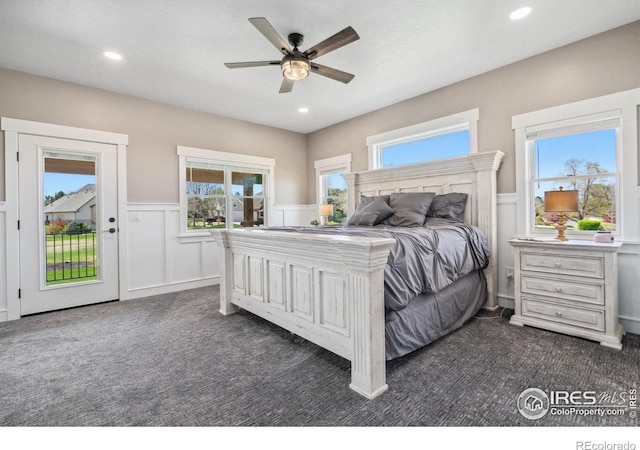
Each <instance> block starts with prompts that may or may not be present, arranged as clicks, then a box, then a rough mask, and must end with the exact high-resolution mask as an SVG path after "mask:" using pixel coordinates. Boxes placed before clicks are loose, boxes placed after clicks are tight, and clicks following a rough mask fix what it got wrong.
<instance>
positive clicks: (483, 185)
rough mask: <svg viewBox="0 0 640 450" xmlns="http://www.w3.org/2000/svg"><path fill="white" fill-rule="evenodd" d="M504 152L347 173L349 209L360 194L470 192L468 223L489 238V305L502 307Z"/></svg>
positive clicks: (487, 305)
mask: <svg viewBox="0 0 640 450" xmlns="http://www.w3.org/2000/svg"><path fill="white" fill-rule="evenodd" d="M503 156H504V153H502V152H501V151H499V150H493V151H490V152H482V153H475V154H472V155H468V156H459V157H456V158H448V159H440V160H436V161H428V162H424V163H419V164H410V165H404V166H397V167H387V168H384V169H376V170H367V171H364V172H352V173H348V174H345V175H344V178H345V180H346V182H347V185H348V191H347V192H348V195H349V198H348V211H349V215H351V214H353V212H354V211H355V209H356V207H357V206H358V203H359V201H360V196H361V195H365V196H368V197H371V196H378V195H385V194H390V193H392V192H435V193H436V194H447V193H449V192H463V193H466V194H468V195H469V197H468V199H467V206H466V208H465V222H466V223H470V224H472V225H475V226H477V227H478V228H480V229H481V230H482V231H483V232H484V233H485V234H486V236H487V238H488V240H489V249H490V252H491V257H490V261H489V266H488V267H487V269H485V274H486V275H487V286H488V289H489V299H488V301H487V304H486V305H485V306H486V307H487V308H490V309H494V308H496V307H497V306H498V303H497V298H496V293H497V280H498V278H497V268H498V266H497V262H496V254H497V250H498V246H497V242H496V240H497V235H498V233H497V223H496V222H497V214H496V208H497V202H496V199H497V187H496V186H497V181H496V173H497V171H498V167H499V166H500V162H501V161H502V157H503Z"/></svg>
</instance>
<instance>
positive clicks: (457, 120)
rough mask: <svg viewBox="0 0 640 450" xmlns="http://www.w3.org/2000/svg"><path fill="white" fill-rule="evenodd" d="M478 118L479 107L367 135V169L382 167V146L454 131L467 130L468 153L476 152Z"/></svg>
mask: <svg viewBox="0 0 640 450" xmlns="http://www.w3.org/2000/svg"><path fill="white" fill-rule="evenodd" d="M479 119H480V109H479V108H475V109H470V110H468V111H463V112H460V113H456V114H451V115H449V116H444V117H439V118H437V119H433V120H429V121H427V122H422V123H417V124H415V125H410V126H408V127H404V128H398V129H395V130H391V131H386V132H384V133H380V134H376V135H374V136H369V137H368V138H367V140H366V142H367V149H368V153H369V170H373V169H381V168H382V147H385V146H388V145H395V144H402V143H404V142H409V141H414V140H417V139H421V138H429V137H436V136H442V135H445V134H449V133H453V132H456V131H465V130H469V154H474V153H478V120H479Z"/></svg>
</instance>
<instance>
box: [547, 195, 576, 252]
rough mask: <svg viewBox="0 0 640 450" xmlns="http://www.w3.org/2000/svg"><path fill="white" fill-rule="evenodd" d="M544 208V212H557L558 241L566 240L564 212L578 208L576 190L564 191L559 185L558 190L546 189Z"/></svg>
mask: <svg viewBox="0 0 640 450" xmlns="http://www.w3.org/2000/svg"><path fill="white" fill-rule="evenodd" d="M544 210H545V212H557V213H558V226H557V227H556V229H557V230H558V236H556V239H558V240H559V241H568V239H567V238H566V237H565V235H564V232H565V230H566V229H567V227H565V226H564V213H566V212H575V211H577V210H578V191H565V190H563V189H562V187H560V190H558V191H546V192H545V193H544Z"/></svg>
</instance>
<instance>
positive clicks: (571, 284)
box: [521, 274, 604, 305]
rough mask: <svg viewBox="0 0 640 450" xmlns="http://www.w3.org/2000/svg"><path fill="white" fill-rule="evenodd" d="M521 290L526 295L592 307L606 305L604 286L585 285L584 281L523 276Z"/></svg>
mask: <svg viewBox="0 0 640 450" xmlns="http://www.w3.org/2000/svg"><path fill="white" fill-rule="evenodd" d="M521 290H522V293H526V294H534V295H546V296H548V297H554V298H562V299H566V300H573V301H576V302H583V303H589V304H592V305H604V286H603V285H602V284H589V283H584V281H583V280H576V281H567V280H559V279H554V278H542V277H540V276H538V275H531V274H526V275H525V274H523V275H522V278H521Z"/></svg>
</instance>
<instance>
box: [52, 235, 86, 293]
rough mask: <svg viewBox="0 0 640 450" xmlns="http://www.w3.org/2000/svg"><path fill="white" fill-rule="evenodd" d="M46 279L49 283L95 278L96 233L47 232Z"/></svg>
mask: <svg viewBox="0 0 640 450" xmlns="http://www.w3.org/2000/svg"><path fill="white" fill-rule="evenodd" d="M45 243H46V244H45V246H46V254H47V270H46V274H47V277H46V281H47V285H49V284H61V283H71V282H74V281H78V280H86V279H92V278H93V279H95V278H96V277H97V275H98V268H97V249H96V233H95V232H90V233H82V234H47V235H45Z"/></svg>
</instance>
